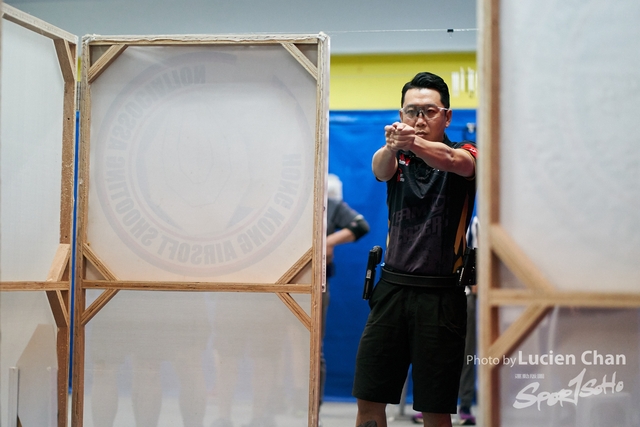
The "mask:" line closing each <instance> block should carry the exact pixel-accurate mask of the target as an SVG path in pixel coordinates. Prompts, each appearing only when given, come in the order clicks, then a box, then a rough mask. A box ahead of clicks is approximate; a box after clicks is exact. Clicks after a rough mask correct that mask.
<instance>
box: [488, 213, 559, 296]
mask: <svg viewBox="0 0 640 427" xmlns="http://www.w3.org/2000/svg"><path fill="white" fill-rule="evenodd" d="M489 233H490V239H491V247H492V249H493V250H494V252H495V253H496V255H498V257H499V258H500V259H501V260H502V262H504V264H505V265H506V266H507V268H508V269H509V270H511V271H512V272H513V274H515V275H516V277H517V278H518V279H519V280H520V281H521V282H522V283H524V284H525V285H526V286H527V287H528V288H530V289H536V290H540V291H545V292H554V291H555V290H556V287H555V286H554V285H553V284H552V283H551V282H550V281H549V280H548V279H547V278H546V277H545V276H544V274H542V272H541V271H540V270H539V269H538V267H537V266H536V265H535V264H534V263H533V261H531V259H530V258H529V257H527V255H526V254H525V253H524V251H523V250H522V249H520V247H519V246H518V244H517V243H516V242H515V241H514V240H513V239H512V238H511V237H510V236H509V235H508V234H507V232H506V231H504V229H503V228H502V227H501V226H499V225H495V224H494V225H491V226H490V229H489Z"/></svg>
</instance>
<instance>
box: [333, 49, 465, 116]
mask: <svg viewBox="0 0 640 427" xmlns="http://www.w3.org/2000/svg"><path fill="white" fill-rule="evenodd" d="M420 71H430V72H433V73H435V74H438V75H440V76H441V77H442V78H443V79H444V80H445V81H446V82H447V84H448V85H449V90H450V92H451V106H452V107H453V108H476V107H477V105H478V97H477V90H476V88H477V83H476V79H475V73H476V71H477V67H476V54H475V52H468V53H464V52H463V53H436V54H402V55H333V56H332V57H331V79H330V80H331V90H330V103H329V106H330V109H331V110H387V109H395V108H400V91H401V89H402V86H403V85H404V84H405V83H406V82H408V81H409V80H411V78H412V77H413V76H414V75H416V74H417V73H418V72H420ZM461 71H462V73H461ZM454 73H457V74H454ZM470 75H471V80H472V85H471V87H470V85H469V76H470ZM461 76H462V77H463V79H464V87H463V86H461V85H460V82H459V79H460V77H461ZM456 79H457V81H454V80H456ZM456 88H458V89H459V90H456Z"/></svg>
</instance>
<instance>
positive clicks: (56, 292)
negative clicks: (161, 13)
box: [0, 3, 78, 427]
mask: <svg viewBox="0 0 640 427" xmlns="http://www.w3.org/2000/svg"><path fill="white" fill-rule="evenodd" d="M1 6H2V19H4V20H7V21H10V22H13V23H14V24H17V25H19V26H21V27H24V28H26V29H27V30H30V31H32V32H34V33H37V34H40V35H42V36H44V37H47V38H49V39H51V40H52V41H53V45H54V47H55V50H56V53H57V57H58V61H59V64H60V71H61V73H62V78H63V80H64V101H63V102H64V104H63V117H62V118H61V120H62V121H63V122H62V130H63V131H62V135H61V136H60V137H61V149H62V164H61V165H60V171H61V179H60V191H61V201H60V225H59V227H60V244H59V246H58V250H57V252H56V254H55V256H54V258H53V259H52V260H51V265H50V267H49V273H48V275H47V277H46V278H44V280H42V281H11V282H9V281H4V282H1V283H0V290H1V291H3V292H7V291H44V292H46V295H47V299H48V301H49V305H50V307H51V312H52V313H53V317H54V319H55V322H56V326H57V356H58V393H57V394H58V426H59V427H64V426H66V425H67V391H68V378H69V360H70V355H69V338H70V333H69V330H70V308H71V300H70V298H71V244H72V235H73V187H74V184H73V173H74V171H73V167H74V151H75V150H74V142H75V138H74V137H75V117H76V114H75V111H76V108H75V102H76V51H77V41H78V38H77V37H76V36H75V35H73V34H70V33H68V32H66V31H64V30H61V29H59V28H57V27H54V26H52V25H50V24H48V23H47V22H44V21H42V20H40V19H38V18H35V17H33V16H31V15H28V14H26V13H24V12H21V11H20V10H18V9H16V8H14V7H12V6H9V5H7V4H6V3H4V4H2V5H1ZM34 243H35V242H34Z"/></svg>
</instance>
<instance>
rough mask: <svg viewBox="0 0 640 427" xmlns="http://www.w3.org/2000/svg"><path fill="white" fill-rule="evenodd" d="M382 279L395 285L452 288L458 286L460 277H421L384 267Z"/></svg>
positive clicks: (455, 275) (454, 275)
mask: <svg viewBox="0 0 640 427" xmlns="http://www.w3.org/2000/svg"><path fill="white" fill-rule="evenodd" d="M381 278H382V279H383V280H385V281H386V282H389V283H391V284H393V285H402V286H420V287H426V288H451V287H457V286H458V275H457V274H453V275H451V276H420V275H415V274H405V273H396V272H393V271H389V270H387V269H386V268H385V267H382V275H381Z"/></svg>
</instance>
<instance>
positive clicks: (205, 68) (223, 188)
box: [91, 48, 315, 276]
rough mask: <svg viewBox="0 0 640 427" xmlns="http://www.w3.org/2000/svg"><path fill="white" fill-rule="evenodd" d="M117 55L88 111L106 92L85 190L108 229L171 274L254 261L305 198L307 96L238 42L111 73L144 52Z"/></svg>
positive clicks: (308, 182)
mask: <svg viewBox="0 0 640 427" xmlns="http://www.w3.org/2000/svg"><path fill="white" fill-rule="evenodd" d="M129 50H130V49H128V50H127V51H129ZM220 50H222V52H221V51H220ZM127 51H125V53H124V54H123V56H121V57H120V58H119V59H118V61H120V63H119V66H120V68H117V69H116V70H108V71H113V73H112V75H111V76H110V79H109V80H108V81H107V82H106V83H105V84H103V85H102V86H99V87H98V86H96V85H95V84H94V87H92V98H93V100H92V102H93V106H92V114H95V111H102V110H101V109H100V107H99V106H97V103H99V99H100V98H101V97H100V94H102V92H101V91H103V90H104V91H106V92H104V93H109V92H111V93H113V92H114V87H115V92H116V93H117V95H116V96H115V97H114V98H113V101H110V102H109V105H105V106H104V107H103V111H105V113H104V116H103V117H104V118H103V119H102V121H101V125H100V126H99V131H98V133H97V134H96V135H95V138H94V139H93V140H92V145H93V146H94V148H93V150H94V152H95V154H94V155H93V158H92V162H91V164H92V165H91V167H92V178H91V179H92V181H91V185H93V186H96V191H97V194H98V198H99V200H100V204H101V206H102V211H103V212H104V214H105V216H106V218H107V220H108V222H109V224H110V225H111V227H112V228H113V229H114V230H115V232H116V233H117V235H118V236H119V238H120V240H121V241H122V242H123V243H124V244H125V245H126V246H127V247H128V248H130V249H131V250H133V251H134V252H135V253H136V254H137V255H139V256H140V257H141V258H143V259H144V260H146V261H147V262H149V263H151V264H153V265H155V266H157V267H159V268H161V269H163V270H166V271H170V272H173V273H178V274H185V275H192V276H204V275H209V276H215V275H220V274H227V273H230V272H234V271H238V270H241V269H243V268H246V267H247V266H250V265H252V264H254V263H255V262H257V261H259V260H261V259H263V258H264V257H265V256H267V255H268V254H269V253H271V252H273V251H274V250H275V249H276V248H278V246H280V245H281V244H282V242H283V241H285V239H286V237H287V235H288V234H289V233H290V232H291V230H292V229H293V228H294V227H295V226H296V224H297V223H298V222H299V220H300V218H301V216H302V213H303V210H304V209H305V207H306V206H307V204H308V202H309V197H310V194H311V193H312V189H313V151H314V150H313V147H314V139H313V133H312V132H311V131H310V126H309V124H308V121H307V119H306V117H305V116H304V113H303V112H304V111H305V109H304V107H305V106H303V105H301V103H305V102H307V101H299V100H298V99H297V97H296V95H295V94H296V93H297V92H296V90H298V89H295V88H294V89H290V88H289V87H288V86H287V80H286V79H287V77H286V69H283V67H282V65H281V64H280V65H278V61H274V60H273V59H271V60H270V61H267V62H265V61H264V58H263V57H261V56H260V55H255V54H254V53H252V52H250V51H246V50H245V49H238V48H235V49H227V50H226V51H225V49H220V48H217V49H216V50H215V51H212V50H207V51H204V53H203V52H202V51H201V52H198V53H195V52H191V53H187V54H181V55H174V56H171V57H169V58H168V57H167V54H166V51H165V52H164V55H163V56H161V57H160V58H161V59H158V60H155V61H151V62H152V63H151V65H150V66H149V67H147V68H146V69H144V70H143V71H142V72H138V73H137V74H136V75H135V76H132V77H131V78H130V79H127V78H126V77H124V78H123V77H113V76H114V75H116V72H117V73H119V74H117V75H118V76H119V75H122V74H126V73H123V72H122V70H123V69H125V70H126V67H127V61H140V60H141V58H140V52H146V51H145V50H137V51H136V50H135V49H133V54H132V55H130V56H128V57H126V56H125V55H126V53H127ZM154 54H155V53H152V55H154ZM167 58H168V59H167ZM267 59H268V58H267ZM142 60H147V61H148V60H149V59H148V58H147V57H144V56H142ZM118 61H116V63H114V65H115V64H118ZM269 64H273V65H272V66H270V65H269ZM258 65H259V66H260V68H259V69H258V68H257V66H258ZM112 67H113V65H112ZM283 70H285V71H284V74H285V76H284V77H283V76H282V73H283ZM296 72H299V71H298V70H296ZM288 73H289V74H291V71H289V72H288ZM105 74H106V73H105ZM103 76H104V75H103ZM103 76H101V77H100V78H102V77H103ZM113 81H115V82H118V84H119V86H114V85H113V84H112V82H113ZM311 89H312V90H314V92H313V93H315V86H314V87H312V88H311ZM96 100H97V101H96ZM307 104H308V102H307ZM314 106H315V100H314ZM306 107H307V108H308V107H309V106H308V105H306ZM306 111H309V110H306ZM281 249H283V250H284V248H281ZM114 250H117V248H114Z"/></svg>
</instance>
